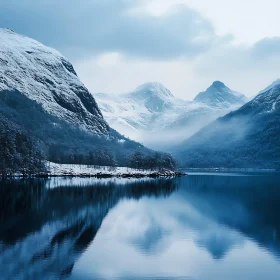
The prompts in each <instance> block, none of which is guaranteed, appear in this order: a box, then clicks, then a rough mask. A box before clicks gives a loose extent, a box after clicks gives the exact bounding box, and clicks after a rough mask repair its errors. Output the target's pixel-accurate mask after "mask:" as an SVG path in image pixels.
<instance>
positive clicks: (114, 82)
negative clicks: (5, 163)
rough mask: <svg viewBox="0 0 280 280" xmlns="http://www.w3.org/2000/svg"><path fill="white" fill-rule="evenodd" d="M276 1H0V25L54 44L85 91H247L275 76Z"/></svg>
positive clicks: (278, 41) (279, 55) (279, 74)
mask: <svg viewBox="0 0 280 280" xmlns="http://www.w3.org/2000/svg"><path fill="white" fill-rule="evenodd" d="M279 10H280V2H279V1H277V0H266V1H255V0H232V1H231V0H228V1H225V0H211V1H209V0H82V1H76V0H60V1H57V0H41V1H37V0H20V1H19V0H1V2H0V26H1V27H8V28H11V29H13V30H15V31H16V32H18V33H22V34H24V35H27V36H30V37H32V38H34V39H37V40H39V41H41V42H42V43H44V44H46V45H48V46H52V47H54V48H56V49H58V50H59V51H60V52H61V53H62V54H63V55H65V56H66V57H68V58H69V59H70V61H71V62H72V63H73V64H74V67H75V69H76V71H77V72H78V75H79V76H80V78H81V80H82V81H83V82H84V83H85V85H86V86H87V87H88V88H89V89H90V90H91V91H92V92H109V93H110V92H111V93H121V92H128V91H131V90H133V89H134V88H135V87H137V86H138V85H140V84H142V83H145V82H150V81H157V82H161V83H163V84H164V85H165V86H166V87H168V88H169V89H170V90H171V91H172V92H173V94H174V95H176V96H178V97H181V98H185V99H192V98H193V97H194V96H195V95H196V94H197V93H198V92H200V91H202V90H205V89H206V88H207V87H208V86H209V85H210V84H211V83H212V82H213V81H214V80H221V81H223V82H224V83H225V84H226V85H228V86H229V87H230V88H232V89H235V90H238V91H240V92H243V93H245V94H246V95H248V96H250V95H254V94H256V93H257V92H258V91H260V90H261V89H263V88H265V87H266V86H267V85H268V84H270V83H271V82H272V81H273V80H276V79H278V78H280V71H279V70H280V30H279V26H280V17H279Z"/></svg>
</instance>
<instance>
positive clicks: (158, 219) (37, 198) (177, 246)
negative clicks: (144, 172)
mask: <svg viewBox="0 0 280 280" xmlns="http://www.w3.org/2000/svg"><path fill="white" fill-rule="evenodd" d="M0 194H1V196H0V200H1V204H0V219H1V227H0V279H72V280H81V279H98V280H99V279H125V280H130V279H131V280H132V279H176V280H181V279H184V280H185V279H188V280H212V279H213V280H219V279H221V280H231V279H232V280H236V279H238V280H243V279H244V280H248V279H253V280H263V279H270V280H274V279H275V280H276V279H277V280H279V279H280V175H279V174H276V173H263V174H261V173H259V174H257V173H255V174H254V173H251V174H242V173H215V172H213V173H211V174H210V173H203V172H201V173H198V172H193V173H190V176H186V177H181V178H173V179H167V178H165V179H148V178H146V179H112V178H111V179H94V178H51V179H28V180H27V179H26V180H20V179H13V180H5V181H0Z"/></svg>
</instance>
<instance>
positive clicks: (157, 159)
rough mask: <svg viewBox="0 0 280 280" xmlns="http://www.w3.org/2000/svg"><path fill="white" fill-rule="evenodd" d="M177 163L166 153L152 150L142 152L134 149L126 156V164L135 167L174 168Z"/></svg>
mask: <svg viewBox="0 0 280 280" xmlns="http://www.w3.org/2000/svg"><path fill="white" fill-rule="evenodd" d="M177 165H178V163H177V162H176V160H175V159H174V158H173V157H172V156H171V155H170V154H168V153H161V152H152V153H150V154H144V153H142V152H141V151H136V152H134V153H132V154H131V155H130V156H129V157H128V166H129V167H131V168H136V169H154V170H162V169H169V170H175V169H176V168H177Z"/></svg>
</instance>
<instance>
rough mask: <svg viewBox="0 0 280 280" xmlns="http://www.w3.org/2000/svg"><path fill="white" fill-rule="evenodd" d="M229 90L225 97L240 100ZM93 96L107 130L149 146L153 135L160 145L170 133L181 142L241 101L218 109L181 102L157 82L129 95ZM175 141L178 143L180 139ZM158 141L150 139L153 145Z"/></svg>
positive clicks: (206, 105)
mask: <svg viewBox="0 0 280 280" xmlns="http://www.w3.org/2000/svg"><path fill="white" fill-rule="evenodd" d="M228 90H229V89H228ZM229 91H230V92H228V93H227V94H232V95H234V96H240V95H241V97H242V98H243V95H242V94H239V93H237V92H235V91H231V90H229ZM221 94H222V93H221ZM94 97H95V98H96V101H97V102H98V105H99V107H100V109H101V111H102V114H103V116H104V118H105V119H106V121H107V122H108V123H109V125H110V126H111V127H113V128H114V129H116V130H117V131H119V132H120V133H122V134H124V135H125V136H127V137H129V138H131V139H133V140H136V141H140V142H144V144H146V145H149V144H151V142H152V141H153V140H152V138H153V137H156V136H157V135H158V137H159V138H160V142H161V143H164V141H166V142H167V143H169V142H170V136H171V134H174V136H173V138H174V139H176V135H177V132H179V134H180V135H181V137H182V138H183V139H185V138H187V137H189V136H191V135H192V134H193V133H195V132H197V131H198V130H199V129H200V128H202V127H203V126H205V125H207V124H208V123H210V122H212V121H213V120H215V119H216V118H218V117H220V116H223V115H225V114H226V113H228V112H230V111H232V110H234V109H237V108H238V107H240V106H241V105H242V102H240V103H238V104H230V103H229V102H223V103H222V102H220V106H210V105H208V104H205V103H201V102H196V101H187V100H182V99H179V98H176V97H174V96H173V95H172V93H171V92H170V91H169V90H168V89H166V88H165V87H164V86H163V85H162V84H160V83H147V84H144V85H142V86H140V87H138V88H136V90H135V91H133V92H131V93H126V94H119V95H116V94H105V93H96V94H94ZM218 102H219V101H218ZM175 132H176V134H175ZM177 138H178V141H181V140H183V139H180V137H177ZM158 140H159V139H154V141H155V143H157V142H158Z"/></svg>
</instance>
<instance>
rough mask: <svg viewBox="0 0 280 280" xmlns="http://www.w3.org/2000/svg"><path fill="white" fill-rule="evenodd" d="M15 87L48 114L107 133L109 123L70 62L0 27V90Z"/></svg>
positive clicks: (97, 132) (39, 44)
mask: <svg viewBox="0 0 280 280" xmlns="http://www.w3.org/2000/svg"><path fill="white" fill-rule="evenodd" d="M7 90H8V91H13V90H17V91H19V92H20V93H21V94H23V95H24V96H26V97H28V98H29V99H32V100H34V101H36V102H37V103H39V104H41V105H42V107H43V108H44V110H45V111H47V112H48V113H49V114H51V115H54V116H56V117H59V118H60V119H61V120H64V121H67V122H68V123H70V124H72V125H76V126H79V127H81V128H83V129H86V130H88V131H91V132H93V133H94V134H97V135H103V136H108V135H109V130H110V128H109V126H108V125H107V123H106V122H105V120H104V119H103V116H102V114H101V112H100V110H99V108H98V106H97V104H96V102H95V100H94V98H93V96H92V95H91V94H90V93H89V91H88V90H87V88H86V87H85V86H84V85H83V84H82V83H81V81H80V80H79V78H78V77H77V74H76V72H75V70H74V68H73V66H72V65H71V63H70V62H69V61H68V60H67V59H66V58H64V57H63V56H62V55H61V54H60V53H59V52H57V51H56V50H54V49H52V48H49V47H46V46H44V45H43V44H41V43H39V42H37V41H35V40H33V39H30V38H28V37H25V36H22V35H19V34H16V33H15V32H13V31H11V30H9V29H3V28H0V92H1V91H7Z"/></svg>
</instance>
